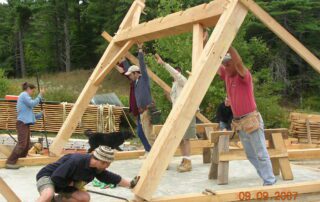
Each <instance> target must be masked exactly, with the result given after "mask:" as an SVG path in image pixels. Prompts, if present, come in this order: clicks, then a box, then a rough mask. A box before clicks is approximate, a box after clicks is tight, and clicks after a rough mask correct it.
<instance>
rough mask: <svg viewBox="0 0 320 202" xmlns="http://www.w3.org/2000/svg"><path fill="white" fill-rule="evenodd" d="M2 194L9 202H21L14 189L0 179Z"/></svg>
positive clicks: (0, 191)
mask: <svg viewBox="0 0 320 202" xmlns="http://www.w3.org/2000/svg"><path fill="white" fill-rule="evenodd" d="M0 194H1V195H2V196H3V197H4V198H5V199H6V200H7V201H8V202H20V201H21V200H20V199H19V197H18V196H17V195H16V193H14V192H13V191H12V189H11V188H10V187H9V186H8V185H7V183H6V182H5V181H4V180H3V179H2V178H1V177H0Z"/></svg>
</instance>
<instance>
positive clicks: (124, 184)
mask: <svg viewBox="0 0 320 202" xmlns="http://www.w3.org/2000/svg"><path fill="white" fill-rule="evenodd" d="M118 185H119V186H121V187H126V188H130V180H127V179H124V178H122V179H121V181H120V182H119V184H118Z"/></svg>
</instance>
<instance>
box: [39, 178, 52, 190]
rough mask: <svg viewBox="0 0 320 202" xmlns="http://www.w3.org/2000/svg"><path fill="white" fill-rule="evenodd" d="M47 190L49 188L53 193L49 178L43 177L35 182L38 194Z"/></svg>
mask: <svg viewBox="0 0 320 202" xmlns="http://www.w3.org/2000/svg"><path fill="white" fill-rule="evenodd" d="M47 188H51V189H52V190H53V191H54V184H53V182H52V180H51V178H50V177H48V176H43V177H41V178H40V179H39V180H38V181H37V189H38V192H39V193H40V194H41V192H42V191H43V190H45V189H47Z"/></svg>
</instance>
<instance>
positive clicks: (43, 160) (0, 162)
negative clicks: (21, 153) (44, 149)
mask: <svg viewBox="0 0 320 202" xmlns="http://www.w3.org/2000/svg"><path fill="white" fill-rule="evenodd" d="M59 158H61V156H56V157H48V156H41V157H27V158H19V160H18V161H17V165H20V166H40V165H47V164H50V163H53V162H55V161H57V160H58V159H59ZM5 166H6V159H0V168H4V167H5Z"/></svg>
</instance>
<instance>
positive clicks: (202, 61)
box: [50, 0, 320, 200]
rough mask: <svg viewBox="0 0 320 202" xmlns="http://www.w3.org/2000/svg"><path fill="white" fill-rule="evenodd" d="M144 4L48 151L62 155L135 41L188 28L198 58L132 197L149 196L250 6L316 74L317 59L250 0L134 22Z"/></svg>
mask: <svg viewBox="0 0 320 202" xmlns="http://www.w3.org/2000/svg"><path fill="white" fill-rule="evenodd" d="M143 7H144V0H135V1H134V2H133V4H132V6H131V8H130V10H129V11H128V13H127V15H126V16H125V18H124V20H123V22H122V24H121V25H120V28H119V30H118V32H117V34H116V35H115V37H114V38H113V39H112V41H111V42H110V44H109V46H108V48H107V49H106V51H105V53H104V54H103V56H102V58H101V59H100V61H99V63H98V65H97V67H96V68H95V70H94V72H93V74H92V75H91V77H90V79H89V81H88V82H87V84H86V86H85V87H84V89H83V91H82V93H81V94H80V96H79V98H78V100H77V102H76V104H75V106H74V107H73V109H72V110H71V112H70V114H69V116H68V118H67V119H66V121H65V123H64V124H63V126H62V128H61V129H60V131H59V133H58V135H57V137H56V138H55V140H54V142H53V144H52V145H51V147H50V151H51V152H53V153H54V154H56V155H58V154H60V153H61V151H62V148H63V146H64V145H65V144H66V142H67V141H68V139H69V138H70V136H71V134H72V132H73V131H74V129H75V127H76V125H77V122H78V121H79V120H80V118H81V116H82V115H83V112H84V111H85V109H86V107H87V105H88V103H89V101H90V99H91V98H92V97H93V96H94V94H95V93H96V91H97V89H98V87H99V84H100V83H101V81H102V80H103V79H104V77H105V76H106V75H107V74H108V73H109V72H110V70H111V69H112V68H113V67H114V66H115V64H116V63H117V62H118V61H119V60H120V58H121V57H123V56H125V55H126V54H127V52H128V50H129V49H130V47H131V46H132V45H133V44H134V43H136V42H140V43H141V42H145V41H150V40H154V39H158V38H162V37H166V36H169V35H176V34H180V33H184V32H190V31H192V30H193V31H194V32H195V33H196V34H195V36H194V38H193V42H194V44H193V46H194V47H195V48H194V52H193V57H199V58H198V59H194V60H193V67H192V69H193V70H192V74H191V76H190V77H189V79H188V82H187V83H186V85H185V87H184V89H183V91H182V93H181V95H180V97H179V98H178V100H177V104H176V105H175V106H174V107H173V109H172V111H171V112H170V114H169V116H168V118H167V120H166V122H165V124H164V126H163V128H162V129H161V131H160V134H159V136H158V138H157V140H156V142H155V144H154V145H153V147H152V150H151V152H150V154H149V155H148V157H147V159H146V160H145V162H144V163H143V165H142V168H141V170H140V173H139V176H140V177H141V178H140V180H139V182H138V184H137V186H136V187H135V189H134V190H133V192H134V193H135V195H136V197H137V199H145V200H150V199H151V198H152V195H153V193H154V192H155V191H156V188H157V186H158V184H159V182H160V179H161V176H162V175H163V173H164V172H165V170H166V168H167V165H168V163H169V161H170V159H171V158H172V156H173V155H174V152H175V150H176V148H177V147H178V145H179V143H180V141H181V139H182V137H183V134H184V133H185V131H186V130H187V127H188V124H189V122H190V120H191V118H192V117H193V116H194V114H195V112H196V110H197V108H198V106H199V104H200V102H201V101H202V99H203V97H204V95H205V93H206V91H207V89H208V87H209V85H210V83H211V81H212V80H213V78H214V76H215V74H216V72H217V70H218V68H219V66H220V64H221V61H222V59H223V57H224V55H225V54H226V52H227V50H228V48H229V47H230V45H231V43H232V41H233V39H234V38H235V36H236V34H237V32H238V30H239V28H240V26H241V24H242V23H243V21H244V19H245V16H246V15H247V12H248V11H249V10H250V11H252V12H253V14H255V15H256V16H257V17H258V18H259V19H260V20H261V21H262V22H263V23H264V24H265V25H266V26H267V27H269V28H270V29H271V30H272V31H273V32H274V33H275V34H276V35H277V36H279V37H280V38H281V39H282V40H283V41H284V42H285V43H286V44H287V45H288V46H290V47H291V48H292V49H293V50H294V51H295V52H296V53H298V54H299V55H300V56H301V57H302V58H304V59H305V60H306V61H307V62H308V63H309V64H310V65H311V66H312V67H313V68H314V69H316V70H317V71H318V72H320V61H319V59H318V58H317V57H316V56H314V55H313V54H312V53H311V52H310V51H308V50H307V49H306V48H305V47H304V46H303V45H302V44H301V43H300V42H299V41H298V40H296V39H295V38H294V37H293V36H292V35H291V34H290V33H289V32H288V31H286V30H285V29H284V28H283V27H282V26H281V25H280V24H278V23H277V22H276V21H275V20H274V19H273V18H272V17H271V16H270V15H268V14H267V13H266V12H265V11H264V10H263V9H261V8H260V7H259V6H258V5H257V4H256V3H255V2H254V1H253V0H215V1H212V2H210V3H208V4H202V5H199V6H196V7H193V8H190V9H187V10H186V11H180V12H177V13H173V14H170V15H168V16H165V17H161V18H157V19H155V20H152V21H149V22H145V23H141V24H139V18H140V15H141V12H142V9H143ZM213 26H215V29H214V31H213V33H212V34H211V36H210V38H209V40H208V42H207V44H206V45H205V47H204V48H203V50H202V48H201V45H200V44H199V43H200V41H201V40H199V36H200V35H201V28H206V27H213ZM202 47H203V45H202Z"/></svg>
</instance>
